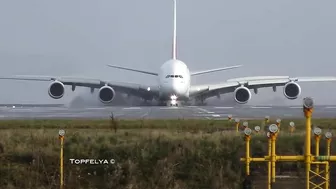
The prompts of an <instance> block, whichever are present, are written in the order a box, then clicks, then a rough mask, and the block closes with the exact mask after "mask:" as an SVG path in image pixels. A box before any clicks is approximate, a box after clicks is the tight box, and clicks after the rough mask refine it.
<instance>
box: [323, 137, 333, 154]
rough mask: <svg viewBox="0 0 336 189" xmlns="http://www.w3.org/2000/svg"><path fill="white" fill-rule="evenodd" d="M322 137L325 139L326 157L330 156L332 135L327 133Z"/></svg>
mask: <svg viewBox="0 0 336 189" xmlns="http://www.w3.org/2000/svg"><path fill="white" fill-rule="evenodd" d="M324 136H325V138H326V139H327V156H330V145H331V138H332V133H331V132H330V131H328V132H326V133H325V134H324Z"/></svg>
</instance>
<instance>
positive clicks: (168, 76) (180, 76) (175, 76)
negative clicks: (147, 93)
mask: <svg viewBox="0 0 336 189" xmlns="http://www.w3.org/2000/svg"><path fill="white" fill-rule="evenodd" d="M170 77H174V78H178V77H179V78H183V77H182V75H167V76H166V78H170Z"/></svg>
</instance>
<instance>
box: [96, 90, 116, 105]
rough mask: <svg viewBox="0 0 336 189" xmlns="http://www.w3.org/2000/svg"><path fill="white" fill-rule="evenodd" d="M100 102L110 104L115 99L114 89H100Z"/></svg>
mask: <svg viewBox="0 0 336 189" xmlns="http://www.w3.org/2000/svg"><path fill="white" fill-rule="evenodd" d="M98 96H99V100H100V101H101V102H102V103H104V104H107V103H110V102H112V100H113V99H114V97H115V91H114V90H113V88H112V87H109V86H104V87H102V88H100V89H99V92H98Z"/></svg>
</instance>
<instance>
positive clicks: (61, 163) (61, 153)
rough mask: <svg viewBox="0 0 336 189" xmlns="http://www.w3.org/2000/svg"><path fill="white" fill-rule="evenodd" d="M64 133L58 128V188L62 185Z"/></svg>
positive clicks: (61, 187) (61, 188)
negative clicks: (59, 148) (59, 143)
mask: <svg viewBox="0 0 336 189" xmlns="http://www.w3.org/2000/svg"><path fill="white" fill-rule="evenodd" d="M64 135H65V131H64V130H59V131H58V136H59V139H60V141H61V150H60V189H63V186H64V179H63V163H64V161H63V145H64Z"/></svg>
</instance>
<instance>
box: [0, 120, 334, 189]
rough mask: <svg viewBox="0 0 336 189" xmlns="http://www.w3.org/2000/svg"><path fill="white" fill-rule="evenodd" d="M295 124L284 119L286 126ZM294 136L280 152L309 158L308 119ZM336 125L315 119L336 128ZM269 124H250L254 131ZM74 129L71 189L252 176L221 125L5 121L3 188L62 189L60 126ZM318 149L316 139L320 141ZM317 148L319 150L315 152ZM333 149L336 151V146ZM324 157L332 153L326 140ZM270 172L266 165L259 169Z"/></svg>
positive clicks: (258, 150)
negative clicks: (306, 151)
mask: <svg viewBox="0 0 336 189" xmlns="http://www.w3.org/2000/svg"><path fill="white" fill-rule="evenodd" d="M289 121H291V120H283V122H282V128H283V127H285V128H286V125H288V123H289ZM294 121H295V123H296V126H297V129H296V131H295V133H294V134H293V135H290V134H288V133H287V132H288V131H287V129H282V130H281V133H280V134H279V138H278V141H277V153H278V154H283V155H296V154H302V153H303V146H304V133H303V132H302V130H303V128H304V124H303V123H304V120H294ZM334 121H335V120H313V124H314V125H319V126H320V127H321V128H323V129H324V130H325V129H326V128H330V129H332V130H333V129H334V128H336V127H335V126H336V125H335V124H334ZM261 123H262V121H249V125H250V126H254V125H262V124H261ZM59 128H62V129H65V130H66V137H65V147H64V159H65V165H64V170H65V183H66V188H76V189H84V188H85V189H86V188H87V189H88V188H90V189H93V188H99V189H103V188H125V189H126V188H132V189H144V188H158V189H159V188H175V189H182V188H183V189H185V188H193V189H195V188H196V189H197V188H214V189H217V188H218V189H219V188H222V189H223V188H224V189H225V188H239V187H240V184H241V182H242V179H243V177H242V175H244V164H243V163H241V162H240V161H239V158H240V157H243V156H244V151H245V150H244V141H243V139H242V136H241V135H240V134H237V133H236V132H235V131H232V130H234V124H233V123H228V122H227V121H214V120H204V121H200V120H160V121H159V120H134V121H126V120H114V122H111V120H74V121H70V120H33V121H0V129H1V130H0V185H1V188H27V189H28V188H41V189H44V188H59V186H58V185H59V173H58V169H59V148H60V145H59V140H58V136H57V133H58V129H59ZM313 144H314V142H313ZM313 149H314V148H313ZM251 152H252V155H253V156H256V157H261V156H264V155H266V154H267V138H266V137H265V134H264V133H263V132H260V133H254V135H253V136H252V141H251ZM332 152H335V147H334V146H332ZM320 153H321V154H324V153H325V142H324V140H322V141H321V148H320ZM70 158H78V159H85V158H90V159H111V158H113V159H115V160H116V164H114V165H73V164H70V161H69V159H70ZM303 167H304V166H303V165H302V164H301V163H291V162H289V163H281V164H279V166H278V167H277V171H278V172H279V173H280V172H292V173H295V174H297V175H298V176H302V175H301V171H302V168H303ZM251 169H252V172H253V173H254V174H257V173H259V175H263V174H266V170H267V169H266V163H258V164H252V166H251Z"/></svg>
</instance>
